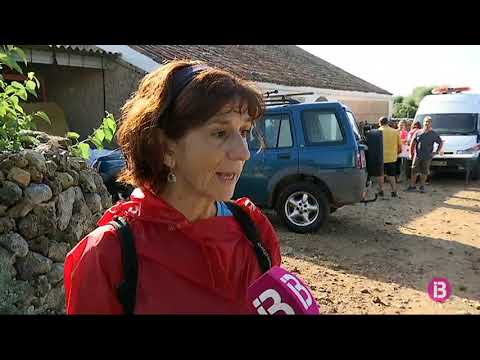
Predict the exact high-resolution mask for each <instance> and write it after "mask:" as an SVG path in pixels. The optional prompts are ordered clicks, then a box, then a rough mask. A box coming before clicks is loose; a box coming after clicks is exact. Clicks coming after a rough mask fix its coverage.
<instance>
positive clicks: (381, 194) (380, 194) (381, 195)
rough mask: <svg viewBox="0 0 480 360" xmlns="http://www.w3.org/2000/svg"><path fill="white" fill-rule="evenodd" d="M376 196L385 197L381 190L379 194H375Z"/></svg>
mask: <svg viewBox="0 0 480 360" xmlns="http://www.w3.org/2000/svg"><path fill="white" fill-rule="evenodd" d="M377 195H378V196H380V197H384V196H385V194H384V193H383V190H382V191H379V192H378V193H377Z"/></svg>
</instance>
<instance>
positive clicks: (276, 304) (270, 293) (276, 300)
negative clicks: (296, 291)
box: [252, 289, 295, 315]
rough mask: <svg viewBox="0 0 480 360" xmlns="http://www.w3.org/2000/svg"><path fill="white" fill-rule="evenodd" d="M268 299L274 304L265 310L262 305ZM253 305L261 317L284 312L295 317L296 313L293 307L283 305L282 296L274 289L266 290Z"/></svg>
mask: <svg viewBox="0 0 480 360" xmlns="http://www.w3.org/2000/svg"><path fill="white" fill-rule="evenodd" d="M267 299H272V300H273V304H272V305H271V306H270V307H269V308H268V309H266V310H265V308H264V307H263V306H262V304H263V303H264V302H265V300H267ZM252 304H253V306H255V309H257V312H258V313H259V314H260V315H273V314H275V313H277V312H279V311H283V312H284V313H285V314H287V315H295V311H293V309H292V307H291V306H290V305H288V304H285V303H283V302H282V298H281V297H280V294H279V293H278V292H277V291H276V290H274V289H268V290H265V291H264V292H263V293H261V294H260V295H259V296H258V298H256V299H255V300H253V302H252Z"/></svg>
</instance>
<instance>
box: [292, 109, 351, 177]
mask: <svg viewBox="0 0 480 360" xmlns="http://www.w3.org/2000/svg"><path fill="white" fill-rule="evenodd" d="M300 117H301V119H300V120H301V125H302V128H303V139H302V140H303V144H301V145H300V149H301V150H300V163H301V164H302V166H312V167H315V168H317V169H325V170H326V169H345V168H353V167H355V158H354V157H353V154H354V151H353V149H352V145H351V144H349V142H348V134H347V129H346V128H345V126H344V124H343V123H342V121H341V119H342V118H341V115H340V113H339V112H338V111H336V109H335V108H331V109H329V108H310V109H305V110H303V111H301V112H300ZM347 121H348V120H347Z"/></svg>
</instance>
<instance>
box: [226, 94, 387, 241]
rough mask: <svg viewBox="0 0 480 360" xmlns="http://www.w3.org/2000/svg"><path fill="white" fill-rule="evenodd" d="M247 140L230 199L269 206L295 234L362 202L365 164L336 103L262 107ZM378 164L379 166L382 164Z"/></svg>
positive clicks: (345, 111)
mask: <svg viewBox="0 0 480 360" xmlns="http://www.w3.org/2000/svg"><path fill="white" fill-rule="evenodd" d="M256 127H257V128H258V130H259V132H260V133H261V134H262V137H263V147H261V146H260V141H259V139H258V137H255V136H254V135H252V136H251V137H250V138H249V149H250V152H251V156H250V160H248V161H247V162H246V163H245V166H244V169H243V172H242V175H241V177H240V179H239V182H238V184H237V187H236V191H235V194H234V198H238V197H242V196H247V197H249V198H250V199H252V201H253V202H254V203H255V204H257V205H258V206H260V207H263V208H269V209H275V211H276V212H277V214H278V215H280V216H281V217H282V219H283V221H284V222H285V224H286V225H287V227H288V228H289V229H290V230H291V231H294V232H297V233H306V232H312V231H315V230H317V229H318V228H319V227H320V226H321V225H322V224H323V223H324V222H325V220H326V219H327V217H328V215H329V214H330V213H332V212H334V211H335V210H336V209H338V208H339V207H341V206H343V205H347V204H354V203H358V202H368V201H367V200H366V199H365V197H366V193H367V187H368V184H369V182H368V181H367V178H368V174H367V164H366V156H365V151H366V150H367V146H366V145H365V144H364V141H362V138H363V137H362V135H361V134H360V131H359V129H358V126H357V123H356V120H355V117H354V115H353V113H352V111H350V109H349V108H348V107H347V106H345V105H344V104H342V103H340V102H337V101H322V102H315V103H298V102H297V103H288V104H282V105H275V106H269V107H267V110H266V113H265V115H264V117H263V118H262V119H260V120H258V121H257V123H256ZM382 165H383V164H382Z"/></svg>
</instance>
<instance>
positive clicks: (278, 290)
mask: <svg viewBox="0 0 480 360" xmlns="http://www.w3.org/2000/svg"><path fill="white" fill-rule="evenodd" d="M247 298H248V304H251V305H252V306H253V312H254V313H256V314H260V315H303V314H304V315H318V314H320V307H319V306H318V303H317V302H316V301H315V298H314V297H313V295H312V293H311V291H310V289H309V288H308V286H307V285H306V284H305V283H304V282H303V281H302V280H300V278H298V277H297V276H295V275H293V274H292V273H290V272H288V271H287V270H285V269H282V268H281V267H279V266H274V267H272V268H271V269H270V270H269V271H267V272H266V273H265V274H263V275H262V276H261V277H260V278H258V279H257V280H256V281H255V282H253V283H252V284H251V285H250V286H249V287H248V289H247Z"/></svg>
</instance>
